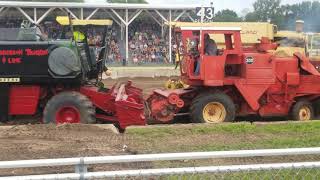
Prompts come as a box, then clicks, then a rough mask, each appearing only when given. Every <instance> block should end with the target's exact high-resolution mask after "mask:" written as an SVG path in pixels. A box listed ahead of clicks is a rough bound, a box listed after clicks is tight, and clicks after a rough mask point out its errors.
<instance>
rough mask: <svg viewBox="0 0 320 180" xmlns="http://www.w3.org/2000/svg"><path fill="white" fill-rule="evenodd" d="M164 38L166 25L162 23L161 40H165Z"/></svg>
mask: <svg viewBox="0 0 320 180" xmlns="http://www.w3.org/2000/svg"><path fill="white" fill-rule="evenodd" d="M163 37H164V23H163V21H162V23H161V38H162V39H163Z"/></svg>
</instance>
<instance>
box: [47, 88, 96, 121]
mask: <svg viewBox="0 0 320 180" xmlns="http://www.w3.org/2000/svg"><path fill="white" fill-rule="evenodd" d="M43 119H44V123H46V124H48V123H55V124H64V123H68V124H72V123H83V124H93V123H95V122H96V119H95V108H94V107H93V104H92V102H91V101H90V100H89V99H88V98H87V97H86V96H84V95H82V94H80V93H78V92H62V93H60V94H58V95H56V96H53V97H52V98H51V99H50V100H49V101H48V103H47V105H46V107H45V109H44V112H43Z"/></svg>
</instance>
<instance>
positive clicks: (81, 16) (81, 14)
mask: <svg viewBox="0 0 320 180" xmlns="http://www.w3.org/2000/svg"><path fill="white" fill-rule="evenodd" d="M80 19H81V20H83V8H81V9H80Z"/></svg>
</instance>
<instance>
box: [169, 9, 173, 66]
mask: <svg viewBox="0 0 320 180" xmlns="http://www.w3.org/2000/svg"><path fill="white" fill-rule="evenodd" d="M171 20H172V14H171V10H169V62H170V63H172V43H171V41H172V37H171V36H172V24H171Z"/></svg>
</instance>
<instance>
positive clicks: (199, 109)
mask: <svg viewBox="0 0 320 180" xmlns="http://www.w3.org/2000/svg"><path fill="white" fill-rule="evenodd" d="M235 109H236V108H235V105H234V103H233V101H232V99H231V98H230V97H229V96H228V95H226V94H224V93H221V92H216V93H204V94H200V95H199V96H197V97H196V98H195V99H194V100H193V102H192V104H191V107H190V111H191V121H192V122H193V123H220V122H227V121H229V122H230V121H233V120H234V119H235V114H236V110H235Z"/></svg>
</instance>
